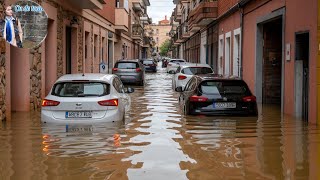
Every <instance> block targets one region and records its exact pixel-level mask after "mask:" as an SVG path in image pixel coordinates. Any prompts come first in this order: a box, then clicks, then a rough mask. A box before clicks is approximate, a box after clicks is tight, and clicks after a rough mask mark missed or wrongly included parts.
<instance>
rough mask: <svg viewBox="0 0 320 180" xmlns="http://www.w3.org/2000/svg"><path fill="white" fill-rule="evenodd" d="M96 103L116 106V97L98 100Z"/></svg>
mask: <svg viewBox="0 0 320 180" xmlns="http://www.w3.org/2000/svg"><path fill="white" fill-rule="evenodd" d="M98 104H99V105H100V106H118V99H109V100H104V101H99V102H98Z"/></svg>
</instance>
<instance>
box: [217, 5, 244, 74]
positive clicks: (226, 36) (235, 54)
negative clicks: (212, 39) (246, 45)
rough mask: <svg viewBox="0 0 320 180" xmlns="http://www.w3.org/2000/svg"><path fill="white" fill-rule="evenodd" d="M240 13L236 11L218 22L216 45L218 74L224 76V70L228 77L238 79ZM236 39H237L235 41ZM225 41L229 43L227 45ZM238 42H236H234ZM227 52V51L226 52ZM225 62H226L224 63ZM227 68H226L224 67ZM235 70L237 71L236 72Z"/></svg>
mask: <svg viewBox="0 0 320 180" xmlns="http://www.w3.org/2000/svg"><path fill="white" fill-rule="evenodd" d="M240 18H241V16H240V12H239V11H237V12H235V13H234V14H232V15H230V16H228V17H227V18H224V19H222V20H221V21H219V42H218V43H219V45H218V54H219V55H218V63H217V65H218V72H219V73H221V74H224V73H225V71H226V69H227V68H228V70H227V72H229V74H230V75H235V76H239V77H240V72H239V70H240V67H239V66H241V63H240V61H239V66H238V62H237V61H238V58H239V60H240V59H241V57H240V55H241V54H240V51H241V43H240V42H241V29H240ZM236 38H238V39H236ZM227 40H228V41H229V43H227ZM236 40H238V41H236ZM227 50H228V51H227ZM226 61H228V62H227V63H226ZM226 66H227V67H226ZM236 70H237V71H236Z"/></svg>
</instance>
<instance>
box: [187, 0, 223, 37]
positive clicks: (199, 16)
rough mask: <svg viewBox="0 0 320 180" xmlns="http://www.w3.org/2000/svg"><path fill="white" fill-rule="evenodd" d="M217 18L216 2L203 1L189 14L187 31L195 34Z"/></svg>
mask: <svg viewBox="0 0 320 180" xmlns="http://www.w3.org/2000/svg"><path fill="white" fill-rule="evenodd" d="M217 17H218V1H216V0H203V1H201V2H200V3H199V4H197V5H196V7H195V8H194V9H192V10H191V12H190V14H189V23H188V25H189V31H190V32H195V31H198V30H200V28H201V27H203V26H206V25H208V24H209V23H211V22H212V21H213V20H215V19H216V18H217Z"/></svg>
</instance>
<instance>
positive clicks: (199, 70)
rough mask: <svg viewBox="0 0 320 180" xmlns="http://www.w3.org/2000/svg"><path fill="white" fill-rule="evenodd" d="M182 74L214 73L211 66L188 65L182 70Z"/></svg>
mask: <svg viewBox="0 0 320 180" xmlns="http://www.w3.org/2000/svg"><path fill="white" fill-rule="evenodd" d="M181 73H182V74H187V75H197V74H210V73H213V71H212V69H211V68H209V67H188V68H184V69H182V71H181Z"/></svg>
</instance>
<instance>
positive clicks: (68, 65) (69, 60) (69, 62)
mask: <svg viewBox="0 0 320 180" xmlns="http://www.w3.org/2000/svg"><path fill="white" fill-rule="evenodd" d="M71 36H72V28H71V27H68V26H67V27H66V74H71V71H72V51H71V50H72V47H71V44H72V42H71Z"/></svg>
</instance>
